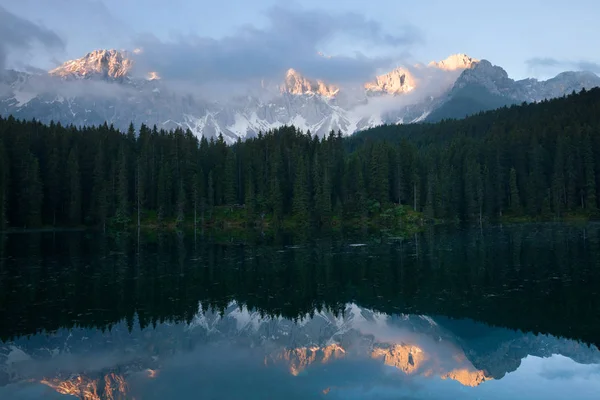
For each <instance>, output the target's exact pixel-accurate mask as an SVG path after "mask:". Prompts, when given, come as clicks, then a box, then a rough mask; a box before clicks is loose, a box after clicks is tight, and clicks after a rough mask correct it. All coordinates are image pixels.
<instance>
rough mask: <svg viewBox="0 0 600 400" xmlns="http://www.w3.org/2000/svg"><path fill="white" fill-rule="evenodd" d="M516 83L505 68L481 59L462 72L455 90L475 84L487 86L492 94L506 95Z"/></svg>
mask: <svg viewBox="0 0 600 400" xmlns="http://www.w3.org/2000/svg"><path fill="white" fill-rule="evenodd" d="M514 83H515V81H514V80H513V79H511V78H509V77H508V73H507V72H506V71H505V70H504V69H503V68H501V67H499V66H496V65H493V64H492V63H491V62H489V61H488V60H481V61H477V62H474V63H473V64H472V65H471V67H470V68H467V69H465V70H464V71H463V72H462V73H461V75H460V76H459V77H458V79H457V80H456V83H455V84H454V88H453V90H456V89H462V88H464V87H466V86H468V85H472V84H475V85H479V86H483V87H485V88H486V89H487V90H488V91H489V92H490V93H492V94H498V95H506V94H509V93H508V92H509V91H511V90H512V89H513V87H514Z"/></svg>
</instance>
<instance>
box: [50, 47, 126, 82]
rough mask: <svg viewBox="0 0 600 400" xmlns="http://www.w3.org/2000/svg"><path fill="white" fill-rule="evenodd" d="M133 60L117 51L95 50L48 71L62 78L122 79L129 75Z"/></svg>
mask: <svg viewBox="0 0 600 400" xmlns="http://www.w3.org/2000/svg"><path fill="white" fill-rule="evenodd" d="M132 67H133V60H131V58H129V57H128V55H127V53H126V52H121V51H118V50H95V51H92V52H91V53H88V54H87V55H86V56H85V57H83V58H80V59H78V60H72V61H68V62H66V63H65V64H63V65H61V66H60V67H58V68H56V69H53V70H52V71H50V75H54V76H59V77H62V78H69V77H75V78H90V77H100V78H112V79H122V78H125V77H127V76H128V75H129V72H130V71H131V68H132Z"/></svg>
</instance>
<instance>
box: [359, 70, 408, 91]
mask: <svg viewBox="0 0 600 400" xmlns="http://www.w3.org/2000/svg"><path fill="white" fill-rule="evenodd" d="M415 87H416V81H415V78H414V77H413V76H412V74H411V73H410V72H409V71H407V70H405V69H404V68H396V69H394V70H393V71H392V72H389V73H387V74H384V75H379V76H378V77H377V78H376V79H375V81H373V82H368V83H366V84H365V89H366V90H367V92H373V93H387V94H392V95H397V94H403V93H408V92H411V91H413V90H414V89H415Z"/></svg>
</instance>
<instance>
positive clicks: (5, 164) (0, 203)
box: [0, 137, 9, 231]
mask: <svg viewBox="0 0 600 400" xmlns="http://www.w3.org/2000/svg"><path fill="white" fill-rule="evenodd" d="M8 182H9V161H8V156H7V152H6V151H5V149H4V142H3V140H2V137H0V231H3V230H4V229H6V227H7V223H8V218H7V207H8V195H9V193H8Z"/></svg>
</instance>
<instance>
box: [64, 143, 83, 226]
mask: <svg viewBox="0 0 600 400" xmlns="http://www.w3.org/2000/svg"><path fill="white" fill-rule="evenodd" d="M67 171H68V174H69V179H68V182H69V192H68V193H69V196H68V199H69V205H68V215H69V223H70V224H71V225H80V224H81V176H80V169H79V152H78V150H77V148H76V147H73V148H72V149H71V151H70V152H69V158H68V160H67Z"/></svg>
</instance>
